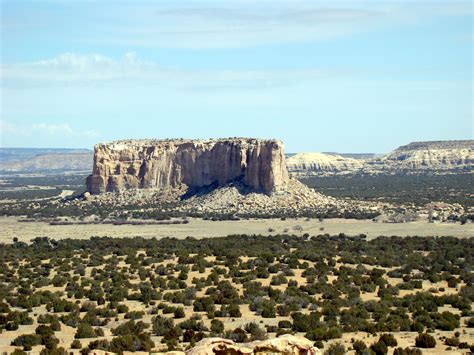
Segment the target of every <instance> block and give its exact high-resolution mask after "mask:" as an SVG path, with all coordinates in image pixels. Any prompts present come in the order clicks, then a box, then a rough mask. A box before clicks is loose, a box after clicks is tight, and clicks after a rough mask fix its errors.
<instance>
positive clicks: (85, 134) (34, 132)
mask: <svg viewBox="0 0 474 355" xmlns="http://www.w3.org/2000/svg"><path fill="white" fill-rule="evenodd" d="M0 127H1V132H2V137H3V138H4V137H7V136H17V137H34V136H41V137H45V138H47V137H52V138H54V137H70V138H96V137H99V136H100V133H99V132H97V131H95V130H83V131H81V130H76V129H73V128H72V127H71V125H70V124H68V123H44V122H41V123H29V124H16V123H11V122H8V121H5V120H1V121H0Z"/></svg>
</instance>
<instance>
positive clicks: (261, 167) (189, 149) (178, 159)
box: [87, 138, 288, 194]
mask: <svg viewBox="0 0 474 355" xmlns="http://www.w3.org/2000/svg"><path fill="white" fill-rule="evenodd" d="M236 180H238V181H239V182H240V183H242V184H243V185H245V186H246V187H248V188H250V189H251V190H254V191H258V192H264V193H267V194H269V193H271V192H272V191H274V190H275V188H276V187H278V186H280V185H283V184H285V183H286V182H287V181H288V173H287V170H286V165H285V155H284V147H283V143H282V142H281V141H278V140H259V139H243V138H234V139H217V140H128V141H117V142H112V143H103V144H97V145H96V146H95V149H94V167H93V171H92V175H90V176H89V177H88V179H87V189H88V191H89V192H90V193H92V194H99V193H102V192H109V191H121V190H126V189H132V188H176V187H179V186H182V185H186V186H188V187H191V188H200V187H205V186H210V185H216V186H222V185H225V184H227V183H229V182H232V181H236Z"/></svg>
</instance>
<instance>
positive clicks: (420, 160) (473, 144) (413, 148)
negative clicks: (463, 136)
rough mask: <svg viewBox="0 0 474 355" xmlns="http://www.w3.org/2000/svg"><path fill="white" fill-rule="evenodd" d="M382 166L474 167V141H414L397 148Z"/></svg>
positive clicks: (411, 168)
mask: <svg viewBox="0 0 474 355" xmlns="http://www.w3.org/2000/svg"><path fill="white" fill-rule="evenodd" d="M380 163H381V164H380V166H381V167H382V168H385V169H392V170H393V169H396V170H462V169H469V168H470V169H472V168H473V167H474V141H472V140H464V141H432V142H413V143H410V144H407V145H405V146H401V147H399V148H397V149H395V150H394V151H393V152H391V153H390V154H387V155H386V156H385V157H383V158H382V159H381V160H380Z"/></svg>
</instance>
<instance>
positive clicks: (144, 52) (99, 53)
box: [0, 0, 474, 152]
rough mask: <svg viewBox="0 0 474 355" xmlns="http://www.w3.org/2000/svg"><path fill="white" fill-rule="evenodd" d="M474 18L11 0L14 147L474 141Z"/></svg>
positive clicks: (4, 21) (7, 32) (321, 8)
mask: <svg viewBox="0 0 474 355" xmlns="http://www.w3.org/2000/svg"><path fill="white" fill-rule="evenodd" d="M472 16H473V9H472V4H471V2H456V1H451V0H449V1H448V0H445V1H437V0H431V1H430V0H428V1H423V2H420V1H409V0H405V1H398V2H397V1H390V2H389V1H383V0H378V1H375V0H374V1H365V2H356V1H344V2H342V1H338V0H333V1H330V2H316V1H312V2H309V1H278V2H277V1H265V0H263V1H259V2H251V1H246V0H241V1H238V2H232V1H225V2H201V1H199V2H198V1H174V2H163V1H146V2H141V1H133V2H132V1H120V2H119V1H106V2H105V1H101V2H95V1H74V0H71V1H65V0H63V1H61V0H58V1H31V2H27V1H21V0H16V1H7V0H2V1H1V25H0V26H1V69H2V70H1V73H0V75H1V87H0V89H1V102H0V104H1V106H0V109H1V110H0V114H1V137H0V138H1V141H0V145H1V146H3V147H73V148H76V147H86V148H91V147H92V146H93V144H94V143H97V142H102V141H110V140H115V139H123V138H152V137H153V138H170V137H186V138H212V137H233V136H250V137H261V138H267V137H275V138H280V139H282V140H283V141H284V142H285V144H286V150H287V151H288V152H302V151H339V152H388V151H390V150H392V149H394V148H395V147H397V146H399V145H402V144H406V143H409V142H410V141H415V140H444V139H473V136H474V132H473V92H472V90H473V88H472V72H473V62H472V59H473V58H472V57H473V46H472V43H473V42H472V35H473V33H472V31H473V27H472V26H473V22H472Z"/></svg>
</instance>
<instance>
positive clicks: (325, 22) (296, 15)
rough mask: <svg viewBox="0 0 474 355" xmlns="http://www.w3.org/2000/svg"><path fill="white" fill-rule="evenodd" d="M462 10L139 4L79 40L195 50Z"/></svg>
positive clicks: (461, 6) (387, 5)
mask: <svg viewBox="0 0 474 355" xmlns="http://www.w3.org/2000/svg"><path fill="white" fill-rule="evenodd" d="M130 13H133V14H134V16H130ZM465 14H470V15H472V7H471V5H470V4H469V2H456V1H449V2H447V1H436V0H431V1H426V2H421V1H411V0H407V1H381V0H378V1H375V0H373V1H349V2H348V1H339V0H333V1H331V2H327V1H323V2H322V1H314V2H309V1H291V2H287V1H279V2H275V1H261V2H251V1H240V2H233V1H226V2H221V3H218V4H203V3H201V2H199V3H198V2H184V3H183V2H180V3H179V6H178V7H176V6H175V5H173V4H171V5H170V4H160V5H159V6H157V5H156V4H148V5H144V4H143V3H142V4H140V5H133V6H124V7H123V8H121V9H119V10H118V11H117V13H116V14H115V21H114V22H113V23H112V22H110V23H107V22H105V23H102V24H101V25H100V26H98V28H97V33H100V35H98V36H90V37H87V38H83V42H87V43H96V44H98V43H101V44H107V45H128V46H142V47H150V48H159V47H168V48H198V49H204V48H209V49H214V48H241V47H252V46H261V45H273V44H282V43H311V42H317V41H326V40H332V39H335V38H340V37H347V36H354V35H357V34H359V33H364V32H368V31H377V30H379V29H380V28H384V27H390V26H406V25H409V24H412V23H419V22H420V21H424V20H425V19H432V18H435V17H437V16H458V15H465ZM123 23H126V24H127V26H123V25H122V24H123ZM117 24H120V25H117Z"/></svg>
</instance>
